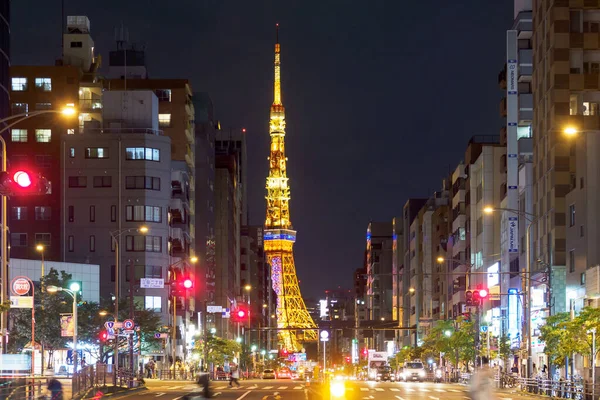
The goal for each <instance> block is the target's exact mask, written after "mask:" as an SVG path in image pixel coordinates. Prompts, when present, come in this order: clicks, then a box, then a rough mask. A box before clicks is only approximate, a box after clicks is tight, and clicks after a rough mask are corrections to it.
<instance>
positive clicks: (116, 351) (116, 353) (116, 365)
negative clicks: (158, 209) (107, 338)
mask: <svg viewBox="0 0 600 400" xmlns="http://www.w3.org/2000/svg"><path fill="white" fill-rule="evenodd" d="M132 231H137V232H140V233H143V234H146V233H147V232H148V227H146V226H140V227H138V228H124V229H117V230H115V231H111V232H109V234H110V237H111V238H112V240H113V243H114V244H115V313H114V318H115V322H118V321H119V289H120V284H121V280H120V274H121V271H120V268H119V267H120V264H121V262H120V261H121V260H120V257H119V239H120V237H121V235H122V234H124V233H127V232H132ZM132 279H133V278H132ZM130 295H131V296H133V293H131V294H130ZM113 353H114V354H113V364H114V365H113V368H114V384H115V386H116V385H117V369H118V368H119V337H118V336H116V338H115V349H114V351H113Z"/></svg>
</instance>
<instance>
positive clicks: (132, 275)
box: [129, 259, 135, 388]
mask: <svg viewBox="0 0 600 400" xmlns="http://www.w3.org/2000/svg"><path fill="white" fill-rule="evenodd" d="M129 271H130V272H129V319H130V320H132V321H133V306H134V304H133V288H134V281H135V268H134V265H133V259H132V260H131V262H130V264H129ZM134 326H135V325H134ZM129 370H130V371H131V377H130V378H129V387H130V388H132V387H133V380H134V376H135V364H134V363H133V333H130V334H129Z"/></svg>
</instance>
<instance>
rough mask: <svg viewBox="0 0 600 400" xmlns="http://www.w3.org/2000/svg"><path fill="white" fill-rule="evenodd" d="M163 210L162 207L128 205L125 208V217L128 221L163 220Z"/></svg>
mask: <svg viewBox="0 0 600 400" xmlns="http://www.w3.org/2000/svg"><path fill="white" fill-rule="evenodd" d="M161 211H162V210H161V208H160V207H153V206H127V207H126V208H125V215H126V217H125V219H126V220H127V221H145V222H161V220H162V213H161Z"/></svg>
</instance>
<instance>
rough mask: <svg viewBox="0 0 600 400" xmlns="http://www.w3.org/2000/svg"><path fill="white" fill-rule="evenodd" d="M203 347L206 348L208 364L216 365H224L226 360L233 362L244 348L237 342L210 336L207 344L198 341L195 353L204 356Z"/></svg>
mask: <svg viewBox="0 0 600 400" xmlns="http://www.w3.org/2000/svg"><path fill="white" fill-rule="evenodd" d="M203 345H205V346H206V353H207V362H208V363H212V364H214V365H223V364H225V360H228V361H231V360H232V359H233V357H235V356H236V355H238V354H239V353H240V351H241V350H242V346H241V345H240V344H239V343H238V342H236V341H235V340H227V339H223V338H220V337H218V336H213V335H209V337H208V339H207V341H206V343H204V344H202V343H201V341H199V340H198V341H196V346H195V348H194V353H197V354H202V352H203V351H204V348H203Z"/></svg>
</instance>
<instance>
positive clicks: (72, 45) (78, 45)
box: [71, 42, 83, 48]
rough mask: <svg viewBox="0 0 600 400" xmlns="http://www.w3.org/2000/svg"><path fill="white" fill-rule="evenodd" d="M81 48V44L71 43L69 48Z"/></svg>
mask: <svg viewBox="0 0 600 400" xmlns="http://www.w3.org/2000/svg"><path fill="white" fill-rule="evenodd" d="M79 47H83V42H71V48H79Z"/></svg>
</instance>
